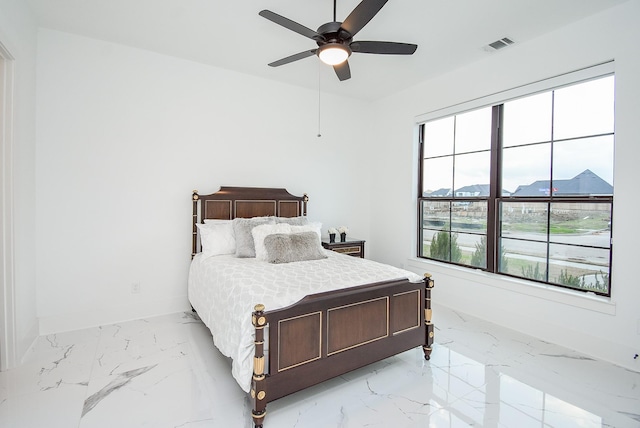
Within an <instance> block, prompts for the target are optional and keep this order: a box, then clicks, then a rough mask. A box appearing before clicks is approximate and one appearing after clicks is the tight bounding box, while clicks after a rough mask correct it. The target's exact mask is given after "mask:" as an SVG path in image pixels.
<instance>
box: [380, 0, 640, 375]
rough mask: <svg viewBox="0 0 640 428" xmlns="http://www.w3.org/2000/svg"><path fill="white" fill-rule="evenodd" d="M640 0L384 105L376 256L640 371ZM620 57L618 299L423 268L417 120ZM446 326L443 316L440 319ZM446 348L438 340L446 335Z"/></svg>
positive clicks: (449, 295)
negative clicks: (387, 171)
mask: <svg viewBox="0 0 640 428" xmlns="http://www.w3.org/2000/svg"><path fill="white" fill-rule="evenodd" d="M638 18H640V1H638V0H632V1H629V2H627V3H625V4H623V5H621V6H618V7H616V8H613V9H610V10H608V11H605V12H603V13H600V14H598V15H595V16H593V17H590V18H588V19H585V20H582V21H579V22H577V23H574V24H572V25H570V26H567V27H565V28H563V29H560V30H558V31H555V32H553V33H550V34H547V35H545V36H542V37H539V38H537V39H535V40H531V41H527V42H524V43H521V44H517V45H514V46H512V47H509V48H508V49H505V50H504V51H500V52H496V53H494V54H487V58H486V60H483V61H480V62H477V63H474V64H471V65H469V66H467V67H464V68H461V69H458V70H454V71H451V72H449V73H447V74H445V75H442V76H440V77H438V78H435V79H432V80H430V81H427V82H424V83H423V84H421V85H419V86H418V87H415V88H412V89H411V90H409V91H406V92H404V93H401V94H397V95H395V96H392V97H389V98H387V99H384V100H381V101H380V102H378V103H377V104H376V106H375V108H376V117H377V119H378V120H376V121H375V123H376V124H381V126H378V127H377V128H376V130H375V131H376V132H375V135H376V139H375V143H374V144H375V152H376V154H377V161H378V167H379V168H390V169H391V170H392V171H394V173H393V174H389V175H386V176H376V177H375V179H374V181H373V187H375V188H376V193H379V194H380V195H384V201H382V200H380V199H373V200H372V209H371V212H372V217H371V241H372V242H375V245H374V246H370V248H371V249H372V250H373V252H372V253H370V254H371V256H372V257H373V258H375V259H378V260H380V261H384V262H387V263H390V264H394V265H405V266H406V267H409V268H411V269H412V270H414V271H417V272H422V271H429V272H431V273H433V274H434V279H435V281H436V289H435V290H434V294H433V296H434V297H433V298H434V302H437V303H438V304H442V305H446V306H450V307H452V308H456V309H459V310H461V311H464V312H467V313H470V314H473V315H476V316H479V317H482V318H485V319H488V320H490V321H493V322H496V323H499V324H502V325H505V326H508V327H511V328H515V329H518V330H521V331H524V332H526V333H529V334H532V335H534V336H538V337H540V338H542V339H546V340H548V341H551V342H557V343H560V344H564V345H567V346H568V347H571V348H574V349H578V350H580V351H583V352H585V353H587V354H590V355H595V356H598V357H601V358H604V359H606V360H609V361H612V362H615V363H617V364H619V365H622V366H625V367H628V368H632V369H634V370H640V359H637V360H634V359H633V356H634V354H636V353H640V331H638V329H640V311H639V309H640V287H639V286H638V284H637V273H636V272H635V267H636V266H637V263H638V251H637V247H638V242H639V241H640V236H639V234H638V222H637V218H638V215H637V206H638V204H637V183H638V182H639V181H640V171H639V169H638V165H637V159H638V157H639V155H640V146H638V135H640V121H638V117H640V103H639V102H638V100H639V99H640V55H638V41H640V26H638ZM611 59H615V69H616V153H615V177H614V183H615V184H614V186H615V195H614V199H615V203H614V214H613V215H614V217H613V224H614V229H613V242H614V247H613V248H614V250H613V268H612V272H611V277H612V281H613V284H612V298H611V299H610V300H608V299H599V298H589V297H577V296H576V295H574V294H573V293H567V292H558V291H552V290H548V289H546V288H544V287H538V286H535V285H533V284H529V283H526V282H525V281H516V280H509V279H506V278H502V277H499V276H496V275H490V274H486V273H483V272H479V271H473V270H469V269H459V268H454V267H451V266H448V265H444V264H439V263H435V262H423V261H416V260H415V259H414V257H415V254H416V250H415V246H416V244H415V242H416V239H415V232H414V230H415V227H416V226H415V225H416V221H417V220H416V219H417V212H416V194H417V186H416V179H415V177H416V170H417V144H416V135H415V133H416V128H415V125H414V118H415V117H416V116H418V115H420V114H424V113H427V112H430V111H434V110H437V109H440V108H444V107H448V106H452V105H455V104H457V103H461V102H465V101H470V100H472V99H475V98H479V97H483V96H487V95H490V94H493V93H496V92H499V91H503V90H506V89H510V88H514V87H517V86H519V85H523V84H527V83H531V82H534V81H537V80H540V79H544V78H548V77H552V76H555V75H559V74H562V73H566V72H569V71H573V70H577V69H580V68H583V67H586V66H590V65H595V64H598V63H601V62H604V61H608V60H611ZM434 320H435V323H436V325H437V311H435V312H434ZM436 342H437V338H436Z"/></svg>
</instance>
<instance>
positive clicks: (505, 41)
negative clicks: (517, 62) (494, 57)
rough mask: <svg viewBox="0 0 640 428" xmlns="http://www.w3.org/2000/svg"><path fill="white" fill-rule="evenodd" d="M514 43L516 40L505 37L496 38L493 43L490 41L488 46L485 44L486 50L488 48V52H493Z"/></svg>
mask: <svg viewBox="0 0 640 428" xmlns="http://www.w3.org/2000/svg"><path fill="white" fill-rule="evenodd" d="M513 43H514V41H513V40H511V39H510V38H508V37H503V38H502V39H500V40H496V41H495V42H493V43H489V44H488V45H487V46H485V48H484V50H486V51H487V52H493V51H497V50H499V49H502V48H506V47H507V46H509V45H512V44H513Z"/></svg>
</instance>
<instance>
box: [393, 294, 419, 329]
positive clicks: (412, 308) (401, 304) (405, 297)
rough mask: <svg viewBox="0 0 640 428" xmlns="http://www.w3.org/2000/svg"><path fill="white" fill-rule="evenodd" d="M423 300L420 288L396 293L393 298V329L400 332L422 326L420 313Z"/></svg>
mask: <svg viewBox="0 0 640 428" xmlns="http://www.w3.org/2000/svg"><path fill="white" fill-rule="evenodd" d="M422 305H423V300H422V297H421V296H420V291H419V290H412V291H407V292H404V293H398V294H394V295H393V298H392V299H391V313H392V314H393V318H392V319H391V331H392V333H393V334H399V333H402V332H403V331H406V330H409V329H412V328H420V326H421V325H422V324H421V322H420V313H421V312H422V311H421V309H422Z"/></svg>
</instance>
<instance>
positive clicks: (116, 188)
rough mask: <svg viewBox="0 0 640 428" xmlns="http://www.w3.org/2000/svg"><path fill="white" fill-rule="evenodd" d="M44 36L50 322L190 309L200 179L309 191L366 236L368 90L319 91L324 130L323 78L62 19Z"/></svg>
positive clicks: (44, 266)
mask: <svg viewBox="0 0 640 428" xmlns="http://www.w3.org/2000/svg"><path fill="white" fill-rule="evenodd" d="M38 44H39V45H38V74H37V79H38V92H37V96H38V138H37V174H36V177H37V218H36V225H37V226H36V232H37V246H36V247H37V256H38V268H37V283H38V299H37V301H38V316H39V318H40V333H41V334H45V333H48V332H54V331H63V330H70V329H77V328H82V327H87V326H91V325H99V324H106V323H113V322H118V321H122V320H126V319H133V318H140V317H144V316H150V315H157V314H160V313H166V312H174V311H178V310H184V309H187V308H188V303H187V298H186V283H187V272H188V266H189V261H190V252H191V224H190V221H191V191H192V190H193V189H198V190H199V191H200V193H201V194H206V193H211V192H214V191H216V190H218V188H219V186H222V185H231V186H265V187H285V188H287V189H288V190H289V191H290V192H291V193H294V194H302V193H308V194H309V197H310V202H309V217H310V218H312V219H315V220H319V221H322V222H323V223H324V224H325V225H326V226H325V227H324V228H323V229H324V230H325V231H326V228H327V227H328V226H330V225H341V224H347V225H349V226H351V229H352V231H353V233H354V234H356V235H358V236H362V237H363V238H367V237H368V235H367V234H368V231H369V223H368V221H369V220H368V219H369V217H368V210H367V208H368V207H367V206H366V205H363V204H361V203H360V204H358V203H357V202H358V201H356V200H355V199H354V198H356V197H357V198H359V199H360V200H362V198H364V199H365V200H366V198H368V192H369V191H368V186H367V185H368V180H367V179H366V177H365V174H367V173H368V172H367V171H366V170H365V169H364V166H363V165H364V163H363V162H361V158H360V154H361V152H362V151H364V150H367V148H368V143H369V138H368V137H369V136H368V134H367V132H366V130H367V127H366V126H365V123H369V122H368V120H369V116H370V115H369V114H368V108H369V107H368V106H367V105H366V104H363V103H360V102H357V101H353V100H349V99H341V98H337V97H335V96H329V95H323V96H322V116H323V119H322V138H318V137H317V136H316V134H317V130H318V122H317V121H318V111H317V108H318V104H317V103H318V94H317V92H314V91H306V90H301V89H299V88H295V87H292V86H287V85H283V84H278V83H274V82H270V81H266V80H261V79H257V78H253V77H250V76H246V75H242V74H238V73H234V72H230V71H227V70H223V69H218V68H214V67H209V66H204V65H201V64H197V63H194V62H189V61H185V60H180V59H176V58H171V57H167V56H162V55H159V54H155V53H152V52H149V51H144V50H139V49H134V48H129V47H125V46H121V45H116V44H112V43H106V42H102V41H97V40H93V39H88V38H83V37H79V36H75V35H71V34H66V33H61V32H56V31H52V30H45V29H41V30H39V34H38ZM328 77H332V76H327V78H328ZM313 78H314V79H317V76H315V77H313ZM323 78H324V77H323ZM332 78H334V77H332ZM331 111H339V112H345V111H346V112H350V113H349V114H343V113H341V114H338V115H335V116H331V117H330V114H331V113H330V112H331ZM134 282H139V283H140V284H141V293H140V294H131V292H130V289H131V284H132V283H134Z"/></svg>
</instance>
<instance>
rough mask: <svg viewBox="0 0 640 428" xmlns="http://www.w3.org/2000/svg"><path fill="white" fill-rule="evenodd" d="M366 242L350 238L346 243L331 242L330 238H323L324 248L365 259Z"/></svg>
mask: <svg viewBox="0 0 640 428" xmlns="http://www.w3.org/2000/svg"><path fill="white" fill-rule="evenodd" d="M364 242H365V241H362V240H360V239H355V238H348V237H347V240H346V241H344V242H340V241H336V242H329V238H322V246H323V247H324V248H326V249H327V250H331V251H335V252H336V253H342V254H348V255H350V256H353V257H360V258H362V259H364Z"/></svg>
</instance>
